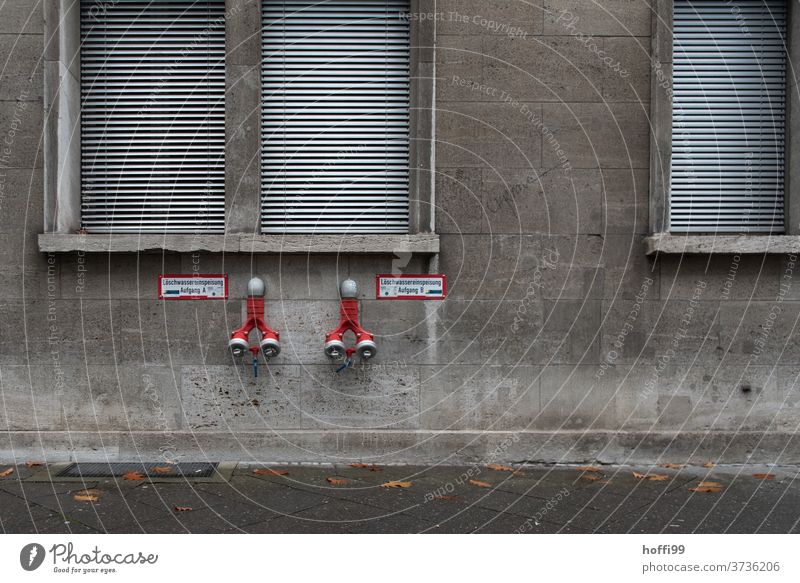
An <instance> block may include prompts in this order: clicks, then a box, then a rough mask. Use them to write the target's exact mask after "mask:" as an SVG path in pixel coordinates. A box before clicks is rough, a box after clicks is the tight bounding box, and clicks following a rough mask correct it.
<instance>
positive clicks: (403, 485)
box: [381, 480, 411, 488]
mask: <svg viewBox="0 0 800 583" xmlns="http://www.w3.org/2000/svg"><path fill="white" fill-rule="evenodd" d="M381 487H382V488H410V487H411V482H397V481H395V480H392V481H391V482H385V483H383V484H381Z"/></svg>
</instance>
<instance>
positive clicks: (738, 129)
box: [670, 0, 787, 233]
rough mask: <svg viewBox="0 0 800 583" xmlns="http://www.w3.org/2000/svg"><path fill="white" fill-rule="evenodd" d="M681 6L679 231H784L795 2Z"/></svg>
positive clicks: (677, 27)
mask: <svg viewBox="0 0 800 583" xmlns="http://www.w3.org/2000/svg"><path fill="white" fill-rule="evenodd" d="M674 6H675V8H674V10H675V14H674V16H675V18H674V44H673V46H674V49H673V75H674V77H673V81H674V86H673V91H674V95H673V118H672V166H671V192H670V230H671V231H675V232H704V231H705V232H741V233H748V232H763V233H780V232H782V231H783V229H784V134H785V131H784V130H785V124H786V10H787V6H786V1H785V0H763V1H761V0H733V1H723V0H717V1H713V0H675V4H674Z"/></svg>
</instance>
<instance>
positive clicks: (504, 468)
mask: <svg viewBox="0 0 800 583" xmlns="http://www.w3.org/2000/svg"><path fill="white" fill-rule="evenodd" d="M486 467H487V468H489V469H490V470H494V471H495V472H513V471H514V468H512V467H511V466H504V465H502V464H489V465H488V466H486Z"/></svg>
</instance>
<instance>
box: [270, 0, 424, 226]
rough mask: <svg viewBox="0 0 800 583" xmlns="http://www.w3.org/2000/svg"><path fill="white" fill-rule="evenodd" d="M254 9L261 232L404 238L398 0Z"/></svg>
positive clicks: (404, 92) (401, 14)
mask: <svg viewBox="0 0 800 583" xmlns="http://www.w3.org/2000/svg"><path fill="white" fill-rule="evenodd" d="M262 6H263V29H262V30H263V60H262V92H263V94H262V145H261V148H262V154H261V176H262V179H261V181H262V209H261V211H262V215H261V224H262V230H263V231H264V232H265V233H407V232H408V193H409V169H408V164H409V53H410V49H409V20H408V11H409V2H408V0H347V1H345V0H322V1H307V0H263V4H262Z"/></svg>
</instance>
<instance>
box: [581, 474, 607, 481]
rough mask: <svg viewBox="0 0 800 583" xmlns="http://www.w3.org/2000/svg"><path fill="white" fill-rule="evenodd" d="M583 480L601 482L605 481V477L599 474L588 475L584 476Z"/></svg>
mask: <svg viewBox="0 0 800 583" xmlns="http://www.w3.org/2000/svg"><path fill="white" fill-rule="evenodd" d="M581 478H582V479H584V480H589V481H590V482H599V481H600V480H602V479H603V476H601V475H599V474H592V473H586V474H583V475H582V476H581Z"/></svg>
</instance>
